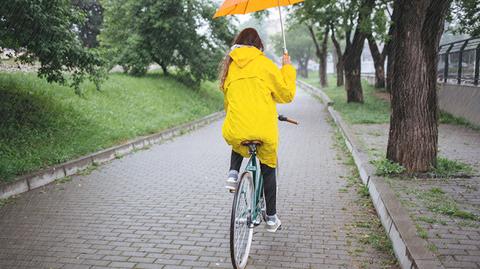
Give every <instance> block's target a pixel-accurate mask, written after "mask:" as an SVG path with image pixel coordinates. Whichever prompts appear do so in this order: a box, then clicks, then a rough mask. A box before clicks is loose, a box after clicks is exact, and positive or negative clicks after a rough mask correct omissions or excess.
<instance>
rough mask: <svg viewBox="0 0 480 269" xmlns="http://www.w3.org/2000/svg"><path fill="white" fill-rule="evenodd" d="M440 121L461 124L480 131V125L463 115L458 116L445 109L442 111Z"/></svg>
mask: <svg viewBox="0 0 480 269" xmlns="http://www.w3.org/2000/svg"><path fill="white" fill-rule="evenodd" d="M440 123H443V124H454V125H460V126H464V127H467V128H470V129H473V130H477V131H480V126H478V125H475V124H473V123H471V122H469V121H467V120H466V119H464V118H462V117H456V116H454V115H452V114H450V113H448V112H445V111H441V112H440Z"/></svg>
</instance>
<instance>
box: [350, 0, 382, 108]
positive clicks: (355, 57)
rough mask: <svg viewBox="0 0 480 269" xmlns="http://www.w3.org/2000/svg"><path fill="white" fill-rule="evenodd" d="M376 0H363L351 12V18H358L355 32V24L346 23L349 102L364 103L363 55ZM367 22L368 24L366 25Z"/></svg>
mask: <svg viewBox="0 0 480 269" xmlns="http://www.w3.org/2000/svg"><path fill="white" fill-rule="evenodd" d="M374 4H375V0H361V1H360V3H358V8H357V9H356V10H354V11H353V12H350V14H353V15H349V17H350V18H354V19H353V20H352V21H354V20H355V19H356V22H355V32H354V33H353V35H352V34H351V33H352V30H353V24H352V22H349V23H347V24H346V30H345V33H346V35H345V37H346V41H347V42H346V46H345V53H344V56H343V57H344V67H345V89H346V91H347V102H349V103H350V102H356V103H363V89H362V83H361V77H360V75H361V56H362V51H363V45H364V43H365V38H366V36H367V34H368V29H369V27H368V23H369V20H368V17H369V15H370V13H371V12H372V9H373V6H374ZM365 24H366V25H365Z"/></svg>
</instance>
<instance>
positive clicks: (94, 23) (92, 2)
mask: <svg viewBox="0 0 480 269" xmlns="http://www.w3.org/2000/svg"><path fill="white" fill-rule="evenodd" d="M99 1H100V0H72V4H73V5H74V6H75V7H77V8H78V9H79V10H81V11H82V12H83V15H84V16H85V21H84V22H83V23H82V24H81V25H79V33H78V36H79V38H80V39H81V40H82V42H83V45H84V46H85V47H88V48H95V47H98V45H99V43H98V40H97V35H98V34H99V33H100V27H101V25H102V22H103V8H102V6H101V5H100V2H99Z"/></svg>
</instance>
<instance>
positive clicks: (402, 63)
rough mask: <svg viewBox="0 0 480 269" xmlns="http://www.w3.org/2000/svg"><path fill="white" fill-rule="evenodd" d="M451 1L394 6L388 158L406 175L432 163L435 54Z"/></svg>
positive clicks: (401, 2) (427, 0)
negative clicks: (399, 165)
mask: <svg viewBox="0 0 480 269" xmlns="http://www.w3.org/2000/svg"><path fill="white" fill-rule="evenodd" d="M450 2H451V0H425V1H414V0H399V1H396V2H395V7H394V8H396V9H398V10H397V11H398V13H399V14H398V18H397V19H396V20H395V22H394V23H395V25H396V30H395V35H394V36H395V37H394V38H395V42H396V46H395V50H394V55H393V59H394V63H393V68H394V70H395V73H394V74H393V77H392V79H393V80H392V86H393V89H394V90H393V91H392V115H391V119H390V133H389V139H388V148H387V158H388V159H389V160H391V161H394V162H397V163H399V164H401V165H403V166H404V167H405V168H406V169H407V172H425V171H428V170H430V169H431V168H432V167H434V166H435V165H436V158H437V146H438V128H437V120H438V105H437V92H436V86H437V80H436V68H437V60H438V58H437V56H438V45H439V41H440V37H441V34H442V32H443V27H444V22H445V16H446V14H447V11H448V8H449V5H450Z"/></svg>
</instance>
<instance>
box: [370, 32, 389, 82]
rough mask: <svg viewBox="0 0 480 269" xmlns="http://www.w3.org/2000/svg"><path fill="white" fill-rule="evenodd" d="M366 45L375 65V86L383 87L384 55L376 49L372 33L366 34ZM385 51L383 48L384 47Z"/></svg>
mask: <svg viewBox="0 0 480 269" xmlns="http://www.w3.org/2000/svg"><path fill="white" fill-rule="evenodd" d="M367 39H368V46H369V47H370V52H371V54H372V58H373V63H374V65H375V88H385V68H384V66H385V57H384V56H383V54H382V53H380V50H379V49H378V46H377V42H376V41H375V39H374V38H373V35H372V34H369V35H368V36H367ZM384 51H385V48H384Z"/></svg>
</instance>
